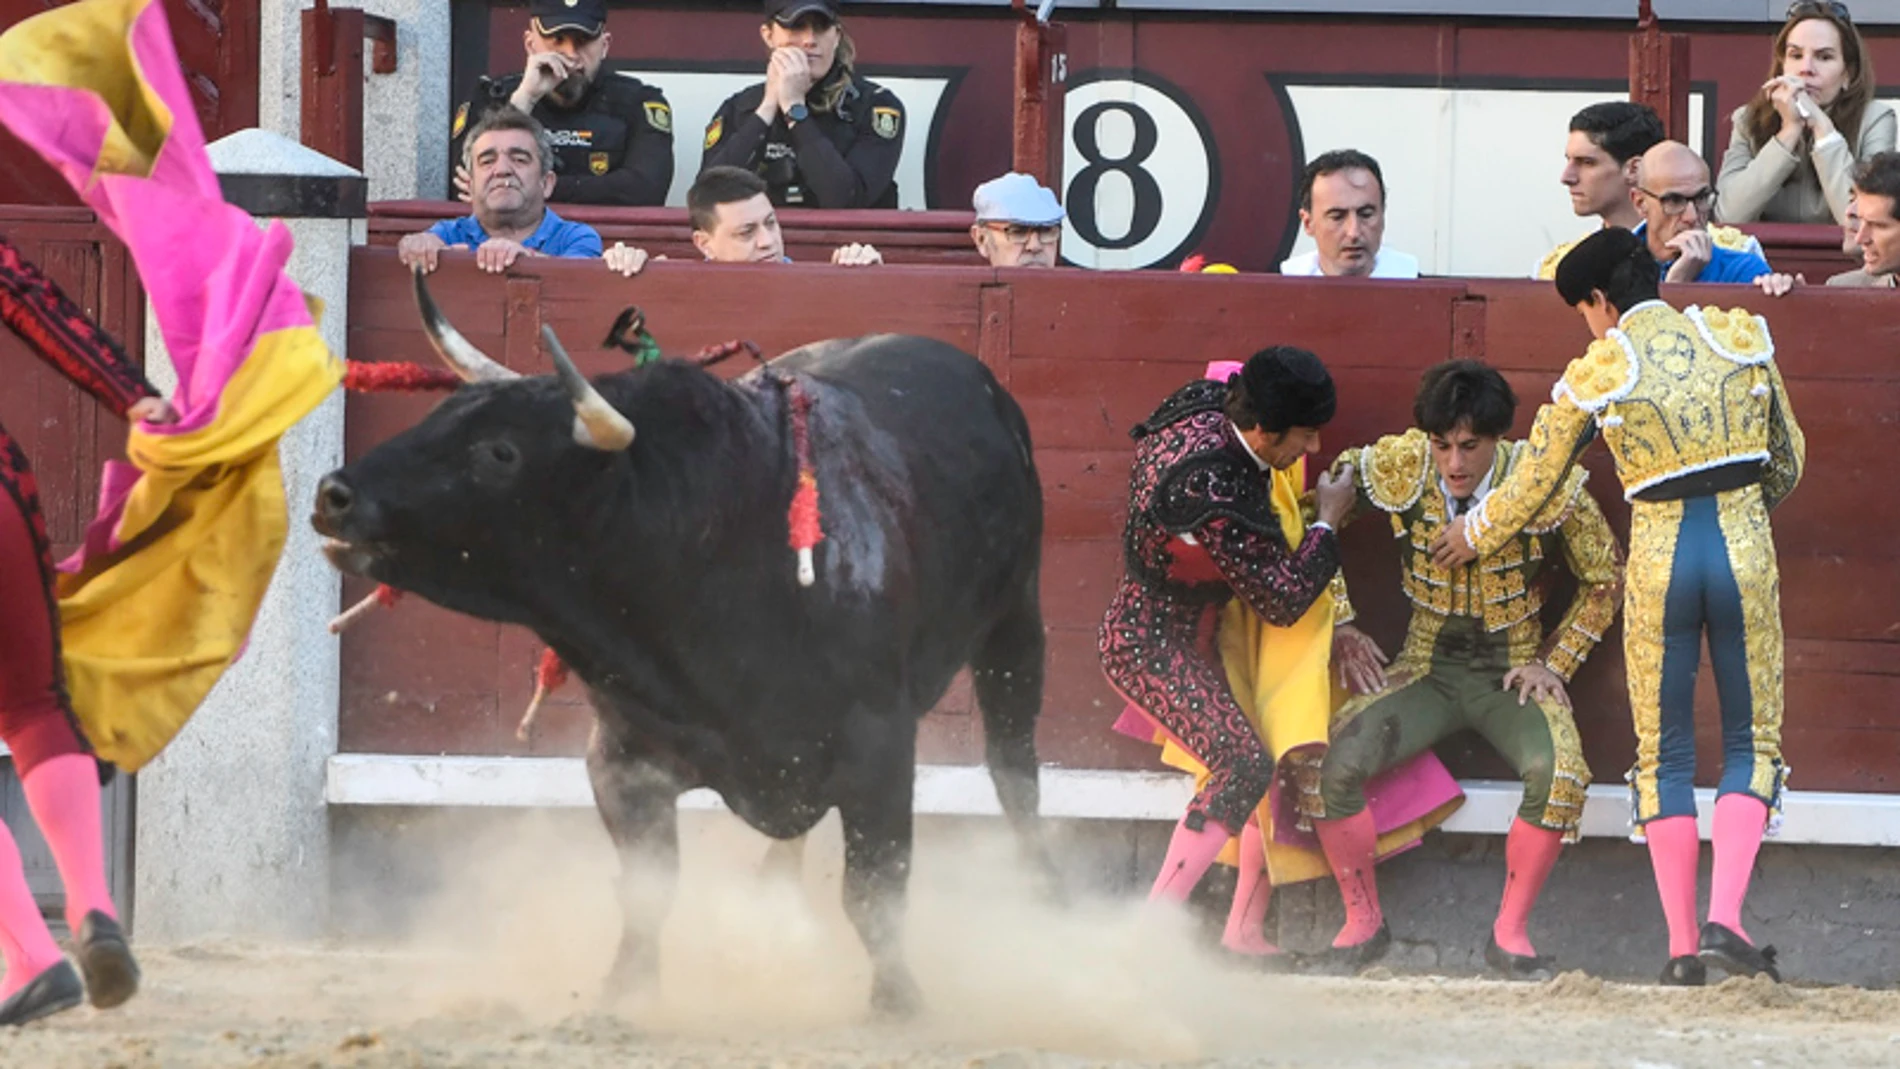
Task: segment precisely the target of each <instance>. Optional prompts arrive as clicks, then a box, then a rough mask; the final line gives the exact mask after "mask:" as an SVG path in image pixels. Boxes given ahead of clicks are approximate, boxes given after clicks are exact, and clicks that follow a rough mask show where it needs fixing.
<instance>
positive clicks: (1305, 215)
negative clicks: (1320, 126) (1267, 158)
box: [1280, 149, 1418, 278]
mask: <svg viewBox="0 0 1900 1069" xmlns="http://www.w3.org/2000/svg"><path fill="white" fill-rule="evenodd" d="M1300 226H1301V227H1302V228H1303V229H1305V231H1306V233H1307V235H1308V236H1310V237H1311V238H1312V239H1313V243H1314V245H1316V246H1318V247H1317V248H1315V249H1314V250H1313V251H1312V252H1308V253H1302V254H1301V255H1299V256H1295V257H1293V258H1291V259H1288V260H1285V261H1283V262H1282V263H1281V264H1280V273H1281V274H1283V275H1330V276H1339V277H1347V278H1351V277H1357V278H1417V277H1418V258H1417V257H1415V256H1411V255H1409V254H1407V253H1403V252H1399V251H1397V250H1396V249H1385V248H1381V246H1382V245H1383V244H1384V241H1385V174H1384V173H1383V172H1381V171H1380V170H1379V161H1378V160H1375V159H1373V158H1372V157H1371V156H1368V155H1366V154H1365V153H1363V152H1359V151H1356V150H1354V149H1340V150H1336V151H1333V152H1328V153H1326V154H1324V155H1322V156H1319V157H1316V158H1315V159H1314V160H1313V161H1312V162H1311V163H1308V164H1307V165H1306V171H1305V172H1304V173H1303V174H1302V175H1301V176H1300Z"/></svg>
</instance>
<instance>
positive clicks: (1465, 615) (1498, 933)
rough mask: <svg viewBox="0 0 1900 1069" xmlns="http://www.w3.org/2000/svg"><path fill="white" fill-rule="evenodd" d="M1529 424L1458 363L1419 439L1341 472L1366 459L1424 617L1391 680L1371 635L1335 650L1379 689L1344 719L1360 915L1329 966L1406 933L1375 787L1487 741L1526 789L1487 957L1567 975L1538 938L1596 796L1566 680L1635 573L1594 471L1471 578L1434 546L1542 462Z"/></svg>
mask: <svg viewBox="0 0 1900 1069" xmlns="http://www.w3.org/2000/svg"><path fill="white" fill-rule="evenodd" d="M1516 412H1517V398H1516V396H1515V395H1514V394H1513V393H1512V391H1511V387H1510V385H1509V383H1507V382H1506V381H1505V379H1504V376H1503V375H1501V374H1499V373H1498V371H1497V370H1496V369H1495V368H1492V367H1489V366H1487V365H1485V364H1482V363H1479V362H1478V361H1475V360H1453V361H1448V362H1446V363H1443V364H1439V365H1437V366H1436V367H1433V368H1431V369H1430V370H1428V371H1426V372H1425V375H1424V377H1423V378H1422V379H1421V381H1420V383H1419V390H1418V395H1417V398H1416V400H1415V401H1414V403H1413V428H1412V429H1411V430H1409V431H1407V432H1405V433H1404V434H1396V435H1388V436H1386V437H1384V438H1381V439H1379V440H1378V441H1376V442H1374V443H1373V444H1371V445H1368V446H1365V447H1364V448H1361V449H1349V450H1347V451H1346V452H1344V453H1341V454H1340V457H1339V463H1340V464H1350V465H1352V469H1353V472H1354V474H1355V478H1356V481H1357V483H1358V488H1359V494H1358V506H1359V509H1360V510H1363V511H1376V512H1383V513H1385V514H1386V518H1387V519H1388V520H1389V521H1390V523H1391V528H1392V536H1393V538H1394V539H1395V540H1396V541H1397V544H1398V548H1399V556H1400V563H1401V567H1402V572H1403V585H1404V589H1405V594H1406V597H1407V598H1408V599H1409V600H1410V601H1411V602H1412V614H1411V619H1410V622H1409V623H1408V624H1407V626H1406V631H1405V645H1404V646H1403V647H1402V648H1401V650H1400V652H1399V656H1398V659H1397V663H1396V664H1394V665H1393V666H1392V668H1391V670H1390V671H1389V672H1387V671H1382V670H1379V669H1378V668H1376V667H1371V668H1370V669H1368V670H1359V669H1358V668H1356V666H1355V664H1354V662H1355V661H1356V660H1358V659H1359V655H1358V654H1356V653H1355V652H1353V651H1354V650H1355V648H1357V649H1359V650H1366V651H1369V652H1370V653H1371V655H1372V656H1373V657H1374V658H1377V659H1383V655H1382V654H1381V653H1379V652H1378V647H1377V646H1376V645H1373V644H1372V640H1371V639H1370V638H1367V637H1366V636H1364V635H1361V634H1358V633H1357V632H1356V630H1354V629H1351V628H1349V627H1341V628H1339V634H1340V638H1339V639H1338V640H1336V642H1335V646H1336V648H1338V649H1339V650H1341V651H1342V652H1341V653H1340V655H1339V659H1340V661H1341V665H1342V668H1343V669H1344V670H1345V671H1346V673H1347V674H1348V675H1349V676H1352V677H1354V681H1355V683H1356V684H1357V685H1359V686H1360V687H1362V688H1363V689H1364V690H1365V693H1362V694H1361V695H1360V696H1358V697H1356V698H1354V699H1353V700H1352V701H1351V702H1349V703H1347V704H1346V705H1345V706H1344V707H1343V708H1342V709H1341V710H1340V711H1339V713H1338V714H1337V715H1336V716H1335V718H1334V721H1333V726H1332V732H1331V743H1332V745H1331V747H1330V748H1329V749H1328V750H1327V751H1326V754H1325V758H1324V762H1323V765H1322V768H1321V796H1322V800H1323V803H1324V813H1323V814H1322V819H1320V820H1317V821H1315V822H1314V830H1315V832H1316V833H1317V834H1318V835H1319V838H1320V842H1321V843H1322V844H1323V845H1324V847H1325V850H1326V856H1327V858H1328V860H1329V861H1330V862H1331V863H1332V865H1333V870H1334V874H1335V876H1336V877H1337V879H1338V881H1339V888H1340V894H1341V897H1342V899H1343V901H1344V904H1345V907H1346V925H1345V927H1344V928H1342V930H1341V933H1340V936H1339V938H1338V939H1336V940H1335V941H1334V944H1333V945H1334V948H1335V949H1334V951H1332V952H1329V954H1328V960H1327V962H1326V964H1327V965H1337V966H1339V967H1341V968H1344V969H1350V968H1354V967H1357V966H1359V965H1362V964H1364V963H1365V962H1367V961H1369V960H1371V959H1373V958H1375V957H1377V956H1378V955H1379V954H1380V953H1382V952H1383V950H1384V948H1385V944H1386V943H1387V942H1388V941H1389V939H1390V936H1389V935H1388V934H1387V929H1386V928H1385V924H1384V915H1383V912H1382V911H1381V910H1380V906H1379V901H1378V888H1377V884H1376V877H1375V875H1374V872H1373V867H1372V865H1371V864H1370V863H1369V859H1368V858H1366V857H1365V856H1364V853H1365V843H1366V842H1367V841H1368V840H1369V838H1370V832H1371V829H1370V828H1369V827H1367V826H1365V825H1366V814H1365V809H1366V800H1367V791H1366V784H1367V782H1368V781H1369V780H1370V779H1371V777H1372V776H1374V775H1377V774H1378V773H1380V772H1382V771H1384V770H1385V769H1387V768H1390V767H1392V766H1393V765H1394V764H1396V763H1398V762H1401V761H1405V760H1407V759H1409V758H1411V757H1412V756H1413V755H1415V754H1418V753H1422V752H1424V751H1426V750H1427V749H1429V748H1430V747H1432V746H1434V745H1436V744H1437V743H1438V742H1440V741H1442V740H1443V739H1446V738H1448V737H1450V736H1451V735H1454V734H1456V733H1457V732H1459V731H1463V730H1471V731H1475V732H1476V733H1477V734H1478V735H1480V736H1482V737H1483V738H1484V740H1485V741H1486V742H1488V743H1490V745H1491V746H1492V747H1493V748H1494V749H1496V750H1497V752H1498V754H1499V755H1500V756H1502V757H1503V758H1504V759H1505V761H1506V762H1507V763H1509V764H1510V766H1511V768H1512V769H1513V770H1514V771H1515V772H1516V773H1517V774H1518V777H1519V778H1520V779H1521V780H1522V781H1523V785H1524V792H1523V798H1522V801H1521V804H1520V805H1519V806H1518V810H1517V819H1516V820H1514V821H1512V824H1511V829H1510V833H1509V835H1508V836H1507V837H1506V840H1505V850H1504V856H1505V884H1504V893H1503V897H1502V901H1501V903H1500V905H1499V908H1498V916H1497V920H1496V922H1495V923H1494V924H1493V925H1492V931H1491V938H1490V939H1489V941H1488V942H1487V943H1486V946H1485V952H1484V957H1485V961H1486V963H1487V964H1489V965H1490V966H1491V967H1492V968H1493V969H1495V970H1498V971H1499V972H1501V973H1503V974H1504V975H1505V976H1506V977H1509V978H1514V979H1549V978H1550V977H1551V976H1552V975H1555V966H1554V964H1553V963H1552V962H1551V960H1550V959H1549V958H1546V957H1541V956H1539V955H1538V954H1537V951H1536V949H1535V948H1534V947H1533V945H1532V943H1531V940H1530V935H1529V931H1528V926H1529V922H1530V914H1531V911H1532V909H1533V908H1534V907H1535V905H1536V902H1537V898H1538V895H1539V894H1540V892H1541V891H1542V889H1543V886H1544V882H1545V879H1546V878H1547V877H1548V876H1549V875H1550V872H1551V869H1552V868H1553V867H1554V866H1555V865H1556V862H1557V856H1558V853H1559V852H1560V850H1561V848H1562V844H1563V843H1564V842H1566V841H1574V840H1575V838H1576V833H1577V825H1578V821H1579V820H1580V819H1581V818H1582V816H1583V803H1584V795H1585V791H1586V789H1587V788H1588V787H1589V785H1590V770H1589V766H1588V765H1587V764H1585V762H1584V757H1583V744H1582V740H1581V738H1580V737H1579V736H1578V734H1577V726H1576V722H1575V720H1574V719H1573V718H1572V715H1571V707H1570V696H1569V693H1568V691H1567V689H1566V684H1568V683H1569V681H1570V679H1571V676H1572V675H1573V674H1574V673H1575V672H1576V670H1577V668H1578V667H1579V666H1581V665H1582V664H1583V661H1584V659H1585V658H1586V657H1588V656H1589V654H1590V651H1591V650H1593V649H1595V648H1596V645H1597V643H1598V642H1600V641H1601V640H1602V638H1603V633H1604V632H1605V631H1606V630H1607V629H1608V628H1609V626H1610V624H1611V622H1612V621H1614V620H1615V619H1616V610H1617V604H1618V600H1619V598H1620V595H1621V590H1622V580H1623V561H1622V547H1621V546H1619V545H1618V544H1617V541H1616V536H1615V534H1613V533H1612V532H1611V530H1610V525H1609V523H1608V522H1607V521H1606V520H1605V519H1604V517H1603V512H1602V510H1601V509H1599V508H1598V507H1597V503H1596V499H1595V498H1593V497H1591V496H1590V493H1589V491H1588V490H1587V489H1586V488H1585V486H1584V480H1585V478H1586V476H1587V473H1586V472H1585V471H1584V470H1583V469H1582V468H1572V469H1571V470H1570V472H1569V473H1568V474H1567V475H1565V476H1564V479H1563V484H1562V485H1561V486H1560V487H1559V488H1557V492H1556V493H1553V494H1551V495H1549V497H1548V499H1547V500H1546V501H1545V502H1544V504H1543V507H1542V509H1541V510H1540V511H1539V513H1538V514H1537V515H1535V516H1532V517H1530V518H1529V519H1528V520H1527V521H1526V522H1525V523H1524V525H1523V527H1522V529H1521V531H1520V532H1519V533H1518V534H1517V535H1516V536H1515V537H1513V538H1510V539H1508V540H1506V541H1505V542H1504V543H1503V544H1502V545H1501V546H1499V548H1498V549H1497V550H1495V551H1493V552H1491V553H1487V554H1485V555H1484V556H1482V557H1480V558H1479V559H1477V560H1475V561H1473V562H1471V563H1470V564H1466V565H1462V566H1459V567H1453V568H1445V567H1441V566H1440V565H1439V564H1438V563H1437V562H1436V561H1435V560H1433V559H1432V554H1431V553H1430V551H1429V547H1430V545H1431V542H1432V539H1433V538H1434V537H1436V536H1437V534H1438V532H1439V531H1440V530H1442V529H1443V528H1444V526H1445V524H1446V523H1447V522H1449V521H1450V520H1451V519H1453V518H1455V517H1456V516H1460V515H1465V514H1468V513H1469V512H1470V511H1471V510H1473V509H1475V508H1478V507H1480V506H1481V505H1482V504H1483V502H1484V501H1485V500H1486V498H1487V497H1488V496H1489V494H1490V493H1492V492H1494V488H1495V487H1498V486H1501V485H1503V484H1504V483H1505V482H1506V481H1507V480H1508V479H1509V478H1510V477H1511V475H1512V474H1513V473H1514V472H1516V470H1517V469H1518V468H1519V467H1520V466H1522V465H1523V464H1524V463H1526V462H1527V460H1528V458H1529V457H1530V455H1531V450H1530V448H1529V447H1528V446H1527V445H1526V444H1525V443H1523V442H1513V441H1508V440H1505V439H1503V437H1502V435H1503V434H1504V433H1505V432H1506V431H1508V430H1510V427H1511V423H1512V421H1513V419H1514V418H1515V416H1516ZM1563 570H1567V571H1569V572H1570V573H1571V574H1572V575H1573V576H1574V577H1575V578H1576V581H1577V591H1576V595H1575V596H1574V597H1573V598H1571V600H1570V604H1569V606H1568V607H1567V610H1566V611H1565V613H1564V615H1563V619H1562V620H1561V621H1560V622H1559V623H1558V624H1557V626H1556V627H1555V628H1554V629H1552V630H1551V631H1550V632H1549V633H1548V634H1546V633H1545V631H1544V623H1543V617H1542V610H1543V608H1544V601H1545V598H1546V597H1547V596H1548V595H1549V593H1550V588H1551V586H1552V580H1553V579H1555V577H1556V576H1557V574H1558V573H1559V572H1560V571H1563ZM1349 631H1351V632H1352V634H1351V635H1350V636H1348V635H1347V634H1346V632H1349ZM1355 822H1356V823H1357V824H1358V825H1359V826H1358V827H1357V828H1356V829H1355V827H1354V824H1355Z"/></svg>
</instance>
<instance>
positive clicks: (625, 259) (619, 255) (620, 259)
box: [600, 241, 652, 278]
mask: <svg viewBox="0 0 1900 1069" xmlns="http://www.w3.org/2000/svg"><path fill="white" fill-rule="evenodd" d="M600 258H601V259H603V260H605V261H607V270H609V271H618V272H620V274H621V275H622V276H624V277H626V278H632V277H633V276H635V275H637V274H639V273H640V271H641V269H642V268H644V267H646V265H647V261H648V260H649V259H651V258H652V257H649V256H648V255H647V251H646V250H645V249H637V248H634V247H633V246H631V245H628V244H627V243H626V242H624V241H616V242H614V247H613V248H611V249H608V250H607V251H606V252H604V253H601V256H600Z"/></svg>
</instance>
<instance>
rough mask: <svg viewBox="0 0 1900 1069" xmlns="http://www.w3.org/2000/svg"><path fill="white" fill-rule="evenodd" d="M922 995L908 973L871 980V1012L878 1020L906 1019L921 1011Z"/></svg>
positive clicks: (922, 1005) (922, 1004) (922, 1006)
mask: <svg viewBox="0 0 1900 1069" xmlns="http://www.w3.org/2000/svg"><path fill="white" fill-rule="evenodd" d="M923 1008H924V995H923V992H922V991H920V990H918V988H917V981H915V980H912V979H911V978H910V974H909V973H900V974H898V975H896V976H888V977H886V976H880V977H878V978H876V979H874V980H872V981H871V1013H872V1014H873V1015H874V1016H876V1017H877V1019H878V1020H880V1021H907V1020H910V1019H911V1018H913V1017H915V1016H917V1015H918V1014H919V1013H921V1012H923Z"/></svg>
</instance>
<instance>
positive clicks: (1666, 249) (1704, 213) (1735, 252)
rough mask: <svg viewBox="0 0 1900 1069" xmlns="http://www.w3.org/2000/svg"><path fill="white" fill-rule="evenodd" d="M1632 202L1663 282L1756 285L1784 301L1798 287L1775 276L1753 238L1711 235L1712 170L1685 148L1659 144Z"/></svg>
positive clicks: (1723, 231)
mask: <svg viewBox="0 0 1900 1069" xmlns="http://www.w3.org/2000/svg"><path fill="white" fill-rule="evenodd" d="M1630 196H1631V198H1632V199H1633V200H1634V201H1635V204H1636V211H1637V213H1638V214H1640V215H1641V216H1642V217H1643V221H1642V222H1641V223H1639V224H1637V226H1636V230H1635V234H1636V235H1637V236H1638V237H1640V238H1642V239H1643V241H1644V242H1645V243H1646V244H1647V245H1648V246H1649V252H1650V255H1651V256H1654V257H1655V258H1656V263H1657V264H1659V265H1660V266H1661V268H1662V273H1663V276H1662V280H1663V281H1664V282H1740V283H1753V284H1755V285H1757V286H1759V287H1761V290H1762V292H1763V293H1766V294H1768V295H1769V296H1771V297H1779V296H1781V295H1782V294H1784V293H1787V292H1788V291H1789V290H1790V289H1793V288H1794V285H1795V283H1796V282H1797V281H1798V280H1797V279H1796V278H1795V277H1794V276H1792V275H1782V274H1776V273H1775V270H1774V268H1772V267H1770V266H1768V259H1767V257H1765V256H1763V255H1762V254H1761V244H1760V243H1759V242H1757V241H1756V240H1755V239H1754V238H1751V237H1748V236H1746V235H1744V234H1742V233H1741V232H1740V231H1738V230H1734V229H1731V228H1728V227H1721V228H1716V229H1715V230H1714V231H1712V230H1711V228H1710V226H1709V213H1710V211H1711V210H1712V209H1713V208H1714V207H1715V187H1714V186H1713V185H1712V184H1710V181H1709V165H1708V163H1707V162H1705V161H1704V160H1703V159H1702V157H1701V156H1699V155H1697V154H1696V151H1695V150H1694V149H1692V148H1690V147H1689V146H1687V145H1685V144H1683V143H1682V142H1680V141H1662V142H1658V143H1657V144H1656V146H1655V147H1654V148H1651V149H1650V150H1649V151H1648V152H1645V153H1643V162H1642V166H1641V167H1640V169H1639V170H1638V172H1637V182H1636V188H1635V189H1634V190H1632V191H1631V193H1630Z"/></svg>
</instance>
